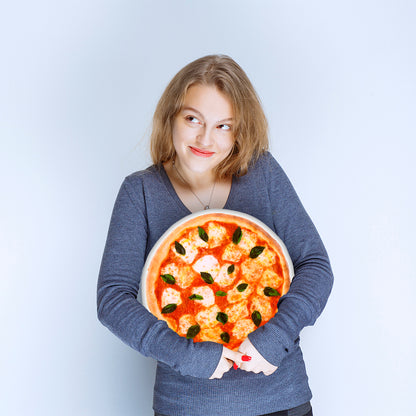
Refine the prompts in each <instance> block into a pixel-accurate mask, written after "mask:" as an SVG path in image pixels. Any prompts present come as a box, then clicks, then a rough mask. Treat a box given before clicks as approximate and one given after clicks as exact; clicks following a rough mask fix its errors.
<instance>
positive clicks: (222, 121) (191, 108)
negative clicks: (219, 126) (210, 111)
mask: <svg viewBox="0 0 416 416" xmlns="http://www.w3.org/2000/svg"><path fill="white" fill-rule="evenodd" d="M186 110H188V111H193V112H194V113H196V114H198V115H199V116H200V117H201V118H204V116H203V115H202V113H200V112H199V111H198V110H197V109H196V108H193V107H183V108H182V110H181V111H186ZM233 120H234V119H233V118H232V117H229V118H224V119H223V120H218V121H216V123H224V122H226V121H233Z"/></svg>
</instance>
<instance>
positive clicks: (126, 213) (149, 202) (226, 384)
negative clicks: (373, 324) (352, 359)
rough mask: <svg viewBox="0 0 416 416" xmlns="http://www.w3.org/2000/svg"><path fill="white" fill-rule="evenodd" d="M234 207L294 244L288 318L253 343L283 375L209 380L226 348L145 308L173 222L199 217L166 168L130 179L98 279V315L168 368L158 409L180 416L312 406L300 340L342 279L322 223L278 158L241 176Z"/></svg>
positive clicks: (283, 311) (282, 316)
mask: <svg viewBox="0 0 416 416" xmlns="http://www.w3.org/2000/svg"><path fill="white" fill-rule="evenodd" d="M224 208H226V209H231V210H236V211H240V212H244V213H247V214H250V215H252V216H254V217H256V218H258V219H259V220H261V221H263V222H264V223H265V224H266V225H268V226H269V227H270V228H271V229H272V230H274V231H275V232H276V234H277V235H279V237H280V238H281V239H282V240H283V241H284V243H285V245H286V247H287V249H288V251H289V254H290V256H291V258H292V261H293V264H294V268H295V277H294V279H293V281H292V284H291V287H290V290H289V292H288V293H287V294H286V295H285V296H283V297H282V298H281V299H280V301H279V305H278V313H277V314H276V315H275V317H274V318H272V319H271V320H270V321H269V322H268V323H267V324H266V325H264V326H261V327H260V328H258V329H257V330H256V331H254V332H252V333H251V334H250V335H249V338H250V341H251V342H252V343H253V345H254V346H255V347H256V348H257V350H258V351H259V352H260V353H261V354H262V355H263V356H264V357H265V358H266V360H268V361H269V362H271V363H272V364H274V365H275V366H278V367H279V368H278V369H277V370H276V371H275V372H274V373H273V374H272V375H270V376H265V375H263V373H260V374H254V373H249V372H245V371H243V370H233V369H231V370H230V371H229V372H228V373H225V374H224V376H223V378H222V379H220V380H217V379H216V380H209V377H210V376H211V375H212V373H213V372H214V370H215V368H216V366H217V364H218V361H219V359H220V356H221V351H222V346H221V345H220V344H216V343H213V342H199V343H194V342H193V341H192V340H187V339H186V338H184V337H180V336H179V335H177V334H176V333H175V332H174V331H172V330H171V329H169V328H168V326H167V324H166V323H165V322H164V321H161V320H158V319H157V318H155V317H154V316H153V315H152V314H151V313H150V312H148V311H147V310H146V309H145V308H144V307H143V306H142V305H141V304H140V303H139V302H138V301H137V294H138V291H139V286H140V275H141V272H142V268H143V265H144V262H145V259H146V256H147V255H148V253H149V251H150V250H151V248H152V247H153V245H154V244H155V243H156V241H157V240H158V239H159V237H160V236H161V235H162V234H163V233H164V231H166V229H167V228H168V227H170V226H171V225H172V224H173V223H175V222H176V221H178V220H179V219H181V218H183V217H184V216H186V215H189V214H190V211H189V210H188V209H187V208H186V207H185V206H184V205H183V203H182V202H181V200H180V199H179V197H178V196H177V194H176V192H175V190H174V189H173V187H172V185H171V183H170V181H169V178H168V176H167V175H166V172H165V171H164V169H163V167H161V168H157V167H155V166H150V167H149V168H148V169H146V170H143V171H139V172H136V173H133V174H131V175H130V176H128V177H127V178H126V179H125V180H124V182H123V184H122V186H121V189H120V191H119V194H118V196H117V200H116V202H115V206H114V210H113V214H112V218H111V223H110V228H109V232H108V237H107V242H106V246H105V250H104V254H103V259H102V263H101V269H100V274H99V279H98V294H97V295H98V296H97V302H98V317H99V319H100V321H101V322H102V323H103V324H104V325H105V326H106V327H108V328H109V329H110V330H111V331H112V332H113V333H114V334H115V335H117V336H118V337H119V338H120V339H121V340H122V341H124V342H125V343H126V344H128V345H130V346H131V347H132V348H134V349H135V350H137V351H139V352H140V353H142V354H144V355H145V356H148V357H152V358H154V359H156V360H157V361H158V366H157V373H156V382H155V388H154V403H153V406H154V409H155V411H156V412H158V413H162V414H165V415H170V416H202V415H203V416H214V415H221V416H255V415H262V414H265V413H271V412H275V411H278V410H283V409H288V408H292V407H295V406H298V405H300V404H302V403H305V402H307V401H308V400H310V399H311V397H312V395H311V391H310V389H309V386H308V378H307V375H306V371H305V365H304V362H303V358H302V352H301V349H300V346H299V333H300V331H301V330H302V328H304V327H305V326H307V325H313V324H314V322H315V321H316V319H317V317H318V316H319V315H320V314H321V312H322V310H323V308H324V306H325V304H326V301H327V299H328V296H329V294H330V291H331V288H332V283H333V276H332V272H331V267H330V264H329V260H328V256H327V253H326V251H325V248H324V246H323V244H322V241H321V239H320V237H319V235H318V232H317V231H316V229H315V227H314V225H313V224H312V221H311V220H310V218H309V216H308V215H307V213H306V212H305V210H304V208H303V206H302V204H301V202H300V201H299V198H298V197H297V195H296V193H295V191H294V189H293V187H292V185H291V184H290V182H289V180H288V178H287V176H286V175H285V173H284V172H283V170H282V168H281V167H280V166H279V164H278V163H277V162H276V160H275V159H274V158H273V156H272V155H271V154H270V153H266V154H264V155H263V156H262V157H261V158H260V159H259V160H258V161H257V162H256V163H255V164H254V165H253V166H251V168H250V169H249V172H248V173H247V174H246V175H244V176H242V177H240V178H236V177H234V178H233V182H232V187H231V191H230V195H229V197H228V200H227V203H226V205H225V207H224Z"/></svg>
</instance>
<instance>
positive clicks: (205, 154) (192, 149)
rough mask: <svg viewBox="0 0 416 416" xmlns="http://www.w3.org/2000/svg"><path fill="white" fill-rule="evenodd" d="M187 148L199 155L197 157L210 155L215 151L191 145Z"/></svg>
mask: <svg viewBox="0 0 416 416" xmlns="http://www.w3.org/2000/svg"><path fill="white" fill-rule="evenodd" d="M189 149H190V150H191V152H192V153H193V154H194V155H196V156H199V157H210V156H212V155H213V154H214V153H215V152H209V151H208V150H202V149H198V148H197V147H192V146H189Z"/></svg>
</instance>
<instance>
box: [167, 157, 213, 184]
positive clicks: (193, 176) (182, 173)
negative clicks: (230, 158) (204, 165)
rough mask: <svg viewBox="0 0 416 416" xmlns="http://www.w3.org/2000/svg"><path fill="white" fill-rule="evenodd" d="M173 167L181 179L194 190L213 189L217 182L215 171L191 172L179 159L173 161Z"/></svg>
mask: <svg viewBox="0 0 416 416" xmlns="http://www.w3.org/2000/svg"><path fill="white" fill-rule="evenodd" d="M172 167H173V169H174V170H175V171H176V173H177V176H178V177H179V179H180V181H182V182H184V184H185V185H187V186H189V187H191V188H192V190H194V191H198V190H202V191H203V190H206V189H209V190H210V189H211V188H212V187H213V186H214V184H215V183H216V177H215V174H214V172H212V171H211V172H203V173H198V172H190V171H187V169H186V168H185V167H183V166H182V165H181V164H180V163H179V161H178V160H176V161H172Z"/></svg>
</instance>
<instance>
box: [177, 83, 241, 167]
mask: <svg viewBox="0 0 416 416" xmlns="http://www.w3.org/2000/svg"><path fill="white" fill-rule="evenodd" d="M232 127H233V110H232V105H231V102H230V100H229V99H228V97H227V96H225V95H224V94H223V93H222V92H220V91H219V90H218V89H217V88H216V87H214V86H207V85H193V86H192V87H190V88H189V89H188V91H187V93H186V95H185V99H184V102H183V106H182V109H181V111H180V112H179V114H178V115H177V116H176V118H175V121H174V124H173V130H172V136H173V146H174V147H175V150H176V162H175V163H176V164H177V165H180V166H181V168H182V169H183V171H185V172H187V173H188V174H192V173H194V174H198V173H208V172H209V173H213V169H214V168H215V167H216V166H218V164H219V163H220V162H222V161H223V160H224V159H225V158H226V157H227V156H228V154H229V153H230V151H231V149H232V148H233V144H234V137H233V128H232Z"/></svg>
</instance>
